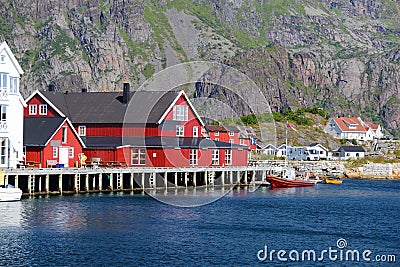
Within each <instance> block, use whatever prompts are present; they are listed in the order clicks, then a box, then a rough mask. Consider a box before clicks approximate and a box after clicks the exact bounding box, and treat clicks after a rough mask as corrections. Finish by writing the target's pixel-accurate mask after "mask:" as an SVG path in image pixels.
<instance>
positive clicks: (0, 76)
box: [0, 73, 8, 90]
mask: <svg viewBox="0 0 400 267" xmlns="http://www.w3.org/2000/svg"><path fill="white" fill-rule="evenodd" d="M7 79H8V75H7V73H0V89H2V90H4V89H7Z"/></svg>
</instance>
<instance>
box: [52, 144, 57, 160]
mask: <svg viewBox="0 0 400 267" xmlns="http://www.w3.org/2000/svg"><path fill="white" fill-rule="evenodd" d="M56 158H58V147H56V146H53V159H56Z"/></svg>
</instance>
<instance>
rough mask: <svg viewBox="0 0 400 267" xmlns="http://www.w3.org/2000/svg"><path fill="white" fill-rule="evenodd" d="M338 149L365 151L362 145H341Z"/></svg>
mask: <svg viewBox="0 0 400 267" xmlns="http://www.w3.org/2000/svg"><path fill="white" fill-rule="evenodd" d="M339 150H343V151H345V152H365V149H364V148H363V147H362V146H341V147H340V148H339Z"/></svg>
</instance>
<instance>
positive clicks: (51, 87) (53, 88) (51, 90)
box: [49, 84, 56, 92]
mask: <svg viewBox="0 0 400 267" xmlns="http://www.w3.org/2000/svg"><path fill="white" fill-rule="evenodd" d="M55 89H56V88H55V86H54V84H49V92H54V91H55Z"/></svg>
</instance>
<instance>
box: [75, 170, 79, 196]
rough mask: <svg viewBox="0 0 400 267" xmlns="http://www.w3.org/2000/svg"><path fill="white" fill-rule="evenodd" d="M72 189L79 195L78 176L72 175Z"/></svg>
mask: <svg viewBox="0 0 400 267" xmlns="http://www.w3.org/2000/svg"><path fill="white" fill-rule="evenodd" d="M74 189H75V194H78V193H79V174H75V175H74Z"/></svg>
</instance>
